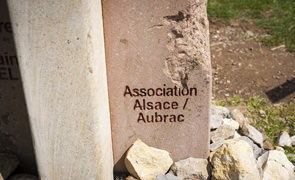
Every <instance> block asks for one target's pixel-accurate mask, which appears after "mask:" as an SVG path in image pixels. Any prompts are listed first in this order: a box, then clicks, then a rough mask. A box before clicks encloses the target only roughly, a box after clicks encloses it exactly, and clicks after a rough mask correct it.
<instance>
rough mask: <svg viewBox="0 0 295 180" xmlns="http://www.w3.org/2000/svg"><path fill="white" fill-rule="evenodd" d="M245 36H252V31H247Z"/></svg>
mask: <svg viewBox="0 0 295 180" xmlns="http://www.w3.org/2000/svg"><path fill="white" fill-rule="evenodd" d="M246 34H247V35H248V36H254V33H253V32H252V31H249V30H247V31H246Z"/></svg>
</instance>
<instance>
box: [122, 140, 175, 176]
mask: <svg viewBox="0 0 295 180" xmlns="http://www.w3.org/2000/svg"><path fill="white" fill-rule="evenodd" d="M172 164H173V161H172V159H171V157H170V156H169V153H168V152H167V151H165V150H161V149H157V148H153V147H149V146H148V145H146V144H145V143H143V142H142V141H141V140H139V139H137V140H136V141H135V142H134V144H133V145H132V146H131V147H130V149H129V150H128V152H127V155H126V158H125V166H126V168H127V170H128V171H129V173H130V174H131V175H133V176H134V177H136V178H138V179H140V180H154V179H155V178H156V177H157V175H159V174H165V173H166V172H167V171H168V170H169V168H170V166H171V165H172Z"/></svg>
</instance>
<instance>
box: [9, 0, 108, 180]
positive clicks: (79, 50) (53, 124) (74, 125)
mask: <svg viewBox="0 0 295 180" xmlns="http://www.w3.org/2000/svg"><path fill="white" fill-rule="evenodd" d="M8 5H9V11H10V14H11V19H12V25H13V31H14V38H15V42H16V50H17V54H18V58H19V65H20V69H21V75H22V80H23V85H24V90H25V98H26V103H27V106H28V113H29V119H30V124H31V128H32V134H33V139H34V147H35V151H36V159H37V164H38V170H39V176H40V179H42V180H53V179H54V180H64V179H87V180H90V179H91V180H92V179H98V180H110V179H113V171H112V168H113V159H112V146H111V128H110V116H109V103H108V91H107V77H106V64H105V53H104V52H105V51H104V39H103V24H102V8H101V1H100V0H89V1H67V0H60V1H43V0H30V1H27V0H10V1H8Z"/></svg>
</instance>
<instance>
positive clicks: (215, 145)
mask: <svg viewBox="0 0 295 180" xmlns="http://www.w3.org/2000/svg"><path fill="white" fill-rule="evenodd" d="M223 142H224V140H220V141H217V142H215V143H212V144H210V146H209V148H210V151H211V152H212V151H215V150H216V149H218V148H219V147H220V146H221V145H222V144H223Z"/></svg>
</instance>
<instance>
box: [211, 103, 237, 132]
mask: <svg viewBox="0 0 295 180" xmlns="http://www.w3.org/2000/svg"><path fill="white" fill-rule="evenodd" d="M225 118H227V119H230V118H233V115H232V113H231V111H230V110H229V109H227V108H225V107H222V106H216V105H211V124H210V129H211V130H212V129H217V128H219V127H220V126H221V125H222V124H223V119H225Z"/></svg>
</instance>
